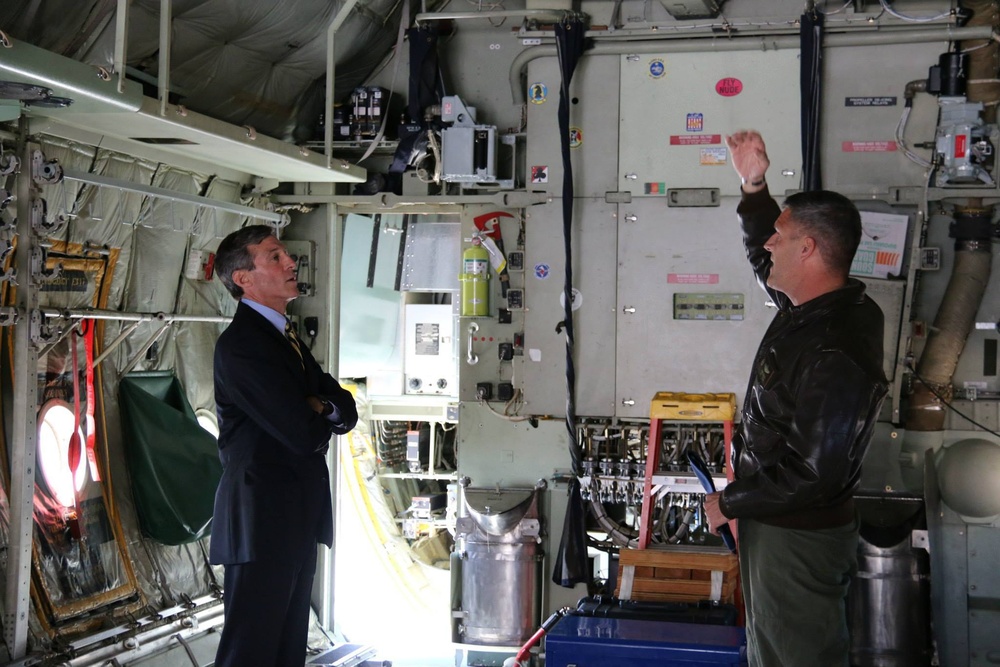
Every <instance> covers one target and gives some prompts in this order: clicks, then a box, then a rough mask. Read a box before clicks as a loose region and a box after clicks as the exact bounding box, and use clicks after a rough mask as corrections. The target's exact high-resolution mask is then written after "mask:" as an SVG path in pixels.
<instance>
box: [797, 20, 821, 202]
mask: <svg viewBox="0 0 1000 667" xmlns="http://www.w3.org/2000/svg"><path fill="white" fill-rule="evenodd" d="M823 19H824V16H823V14H822V13H819V12H815V11H812V12H806V13H805V14H803V15H802V17H801V19H800V25H801V29H800V33H799V38H800V45H801V51H802V58H801V64H800V71H799V89H800V95H801V107H802V109H801V123H802V127H801V133H802V189H803V190H805V191H807V192H809V191H814V190H820V189H821V188H822V176H821V173H820V164H821V163H820V112H821V110H822V92H823Z"/></svg>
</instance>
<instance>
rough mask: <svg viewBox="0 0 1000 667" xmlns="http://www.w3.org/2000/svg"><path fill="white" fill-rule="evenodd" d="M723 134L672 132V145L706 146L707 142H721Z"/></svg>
mask: <svg viewBox="0 0 1000 667" xmlns="http://www.w3.org/2000/svg"><path fill="white" fill-rule="evenodd" d="M721 143H722V135H721V134H702V135H697V134H694V135H691V134H671V135H670V145H671V146H704V145H706V144H721Z"/></svg>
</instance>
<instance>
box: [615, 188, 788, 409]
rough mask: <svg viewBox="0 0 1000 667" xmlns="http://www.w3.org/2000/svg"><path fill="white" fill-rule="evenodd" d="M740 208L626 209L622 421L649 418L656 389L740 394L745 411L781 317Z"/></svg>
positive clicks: (621, 253) (638, 203)
mask: <svg viewBox="0 0 1000 667" xmlns="http://www.w3.org/2000/svg"><path fill="white" fill-rule="evenodd" d="M737 203H738V200H737V199H736V198H735V197H724V198H723V199H722V202H721V206H719V207H718V208H685V209H679V208H670V207H668V206H667V203H666V201H664V200H661V199H652V198H645V197H644V198H640V199H635V200H633V201H632V203H631V204H621V205H619V207H618V217H619V219H620V220H621V223H620V224H619V227H618V266H619V269H618V304H617V321H618V329H617V330H618V338H617V341H616V342H617V345H616V350H617V353H616V357H617V377H616V380H615V387H616V391H615V394H616V408H617V409H616V411H615V414H616V415H618V416H619V417H648V416H649V401H650V399H652V397H653V395H654V394H655V393H656V392H658V391H679V392H686V393H704V392H712V393H716V392H732V393H734V394H736V396H737V400H738V401H739V402H740V404H741V405H742V401H743V398H744V394H745V391H746V384H747V378H748V377H749V376H750V369H751V366H752V363H753V357H754V353H755V352H756V350H757V345H758V343H759V342H760V339H761V337H762V336H763V335H764V331H765V329H766V328H767V325H768V324H769V323H770V321H771V319H773V317H774V315H775V314H776V312H777V311H776V310H775V309H774V308H771V307H768V306H765V303H766V301H767V295H766V294H765V293H764V291H763V290H762V289H761V288H760V286H759V285H758V284H757V281H756V279H755V278H754V275H753V272H752V271H751V269H750V264H749V263H748V262H747V258H746V253H745V252H744V249H743V236H742V232H741V231H740V227H739V223H738V222H737V218H736V205H737ZM680 306H683V307H680Z"/></svg>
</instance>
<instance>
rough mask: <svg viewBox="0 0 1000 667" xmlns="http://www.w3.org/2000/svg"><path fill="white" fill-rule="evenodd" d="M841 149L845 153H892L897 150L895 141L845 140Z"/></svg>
mask: <svg viewBox="0 0 1000 667" xmlns="http://www.w3.org/2000/svg"><path fill="white" fill-rule="evenodd" d="M840 150H841V151H843V152H845V153H892V152H894V151H895V150H896V142H895V141H844V142H842V143H841V144H840Z"/></svg>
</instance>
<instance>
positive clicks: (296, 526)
mask: <svg viewBox="0 0 1000 667" xmlns="http://www.w3.org/2000/svg"><path fill="white" fill-rule="evenodd" d="M215 269H216V273H217V274H218V276H219V278H220V280H222V283H223V284H224V285H225V286H226V289H228V290H229V293H230V294H232V295H233V297H235V298H236V299H238V300H239V302H240V303H239V305H238V306H237V308H236V315H235V316H234V317H233V321H232V323H231V324H230V325H229V326H228V327H227V328H226V330H225V331H224V332H223V333H222V335H221V336H220V337H219V340H218V342H217V343H216V346H215V402H216V406H217V410H218V415H219V456H220V458H221V459H222V466H223V473H222V480H221V481H220V482H219V488H218V491H217V492H216V495H215V517H214V520H213V522H212V544H211V553H210V557H211V562H212V563H215V564H223V565H225V571H226V574H225V592H224V596H223V599H224V602H225V614H226V623H225V626H224V627H223V630H222V638H221V640H220V642H219V648H218V653H217V655H216V662H215V665H216V667H302V665H303V664H304V663H305V653H306V642H307V636H308V626H309V600H310V594H311V591H312V583H313V575H314V573H315V569H316V549H317V543H318V542H322V543H323V544H326V545H327V546H331V545H332V542H333V511H332V504H331V500H330V477H329V472H328V468H327V465H326V452H327V449H328V447H329V441H330V437H331V435H333V434H335V433H336V434H343V433H347V432H348V431H350V430H351V429H352V428H354V425H355V424H356V423H357V421H358V413H357V409H356V408H355V404H354V398H353V396H352V395H351V393H350V392H348V391H347V390H345V389H343V388H342V387H341V386H340V385H339V384H338V383H337V381H336V380H335V379H334V378H332V377H331V376H330V375H329V374H328V373H326V372H325V371H323V369H322V368H320V366H319V364H318V363H316V360H315V359H313V356H312V354H310V352H309V350H308V348H306V346H305V345H302V344H301V341H300V340H299V339H298V337H297V336H296V335H295V333H294V331H292V332H289V331H288V324H287V320H286V318H285V307H286V306H287V304H288V303H289V302H290V301H291V300H292V299H294V298H295V297H297V296H298V284H297V282H296V275H295V262H294V260H293V259H292V258H291V257H290V256H289V255H288V252H287V251H286V250H285V247H284V245H282V243H281V242H280V241H279V240H278V239H277V237H276V236H274V233H273V230H272V229H271V228H270V227H266V226H263V225H257V226H251V227H244V228H243V229H240V230H239V231H237V232H234V233H232V234H230V235H229V236H227V237H226V238H225V239H224V240H223V241H222V243H221V244H220V245H219V250H218V253H217V254H216V260H215Z"/></svg>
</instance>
